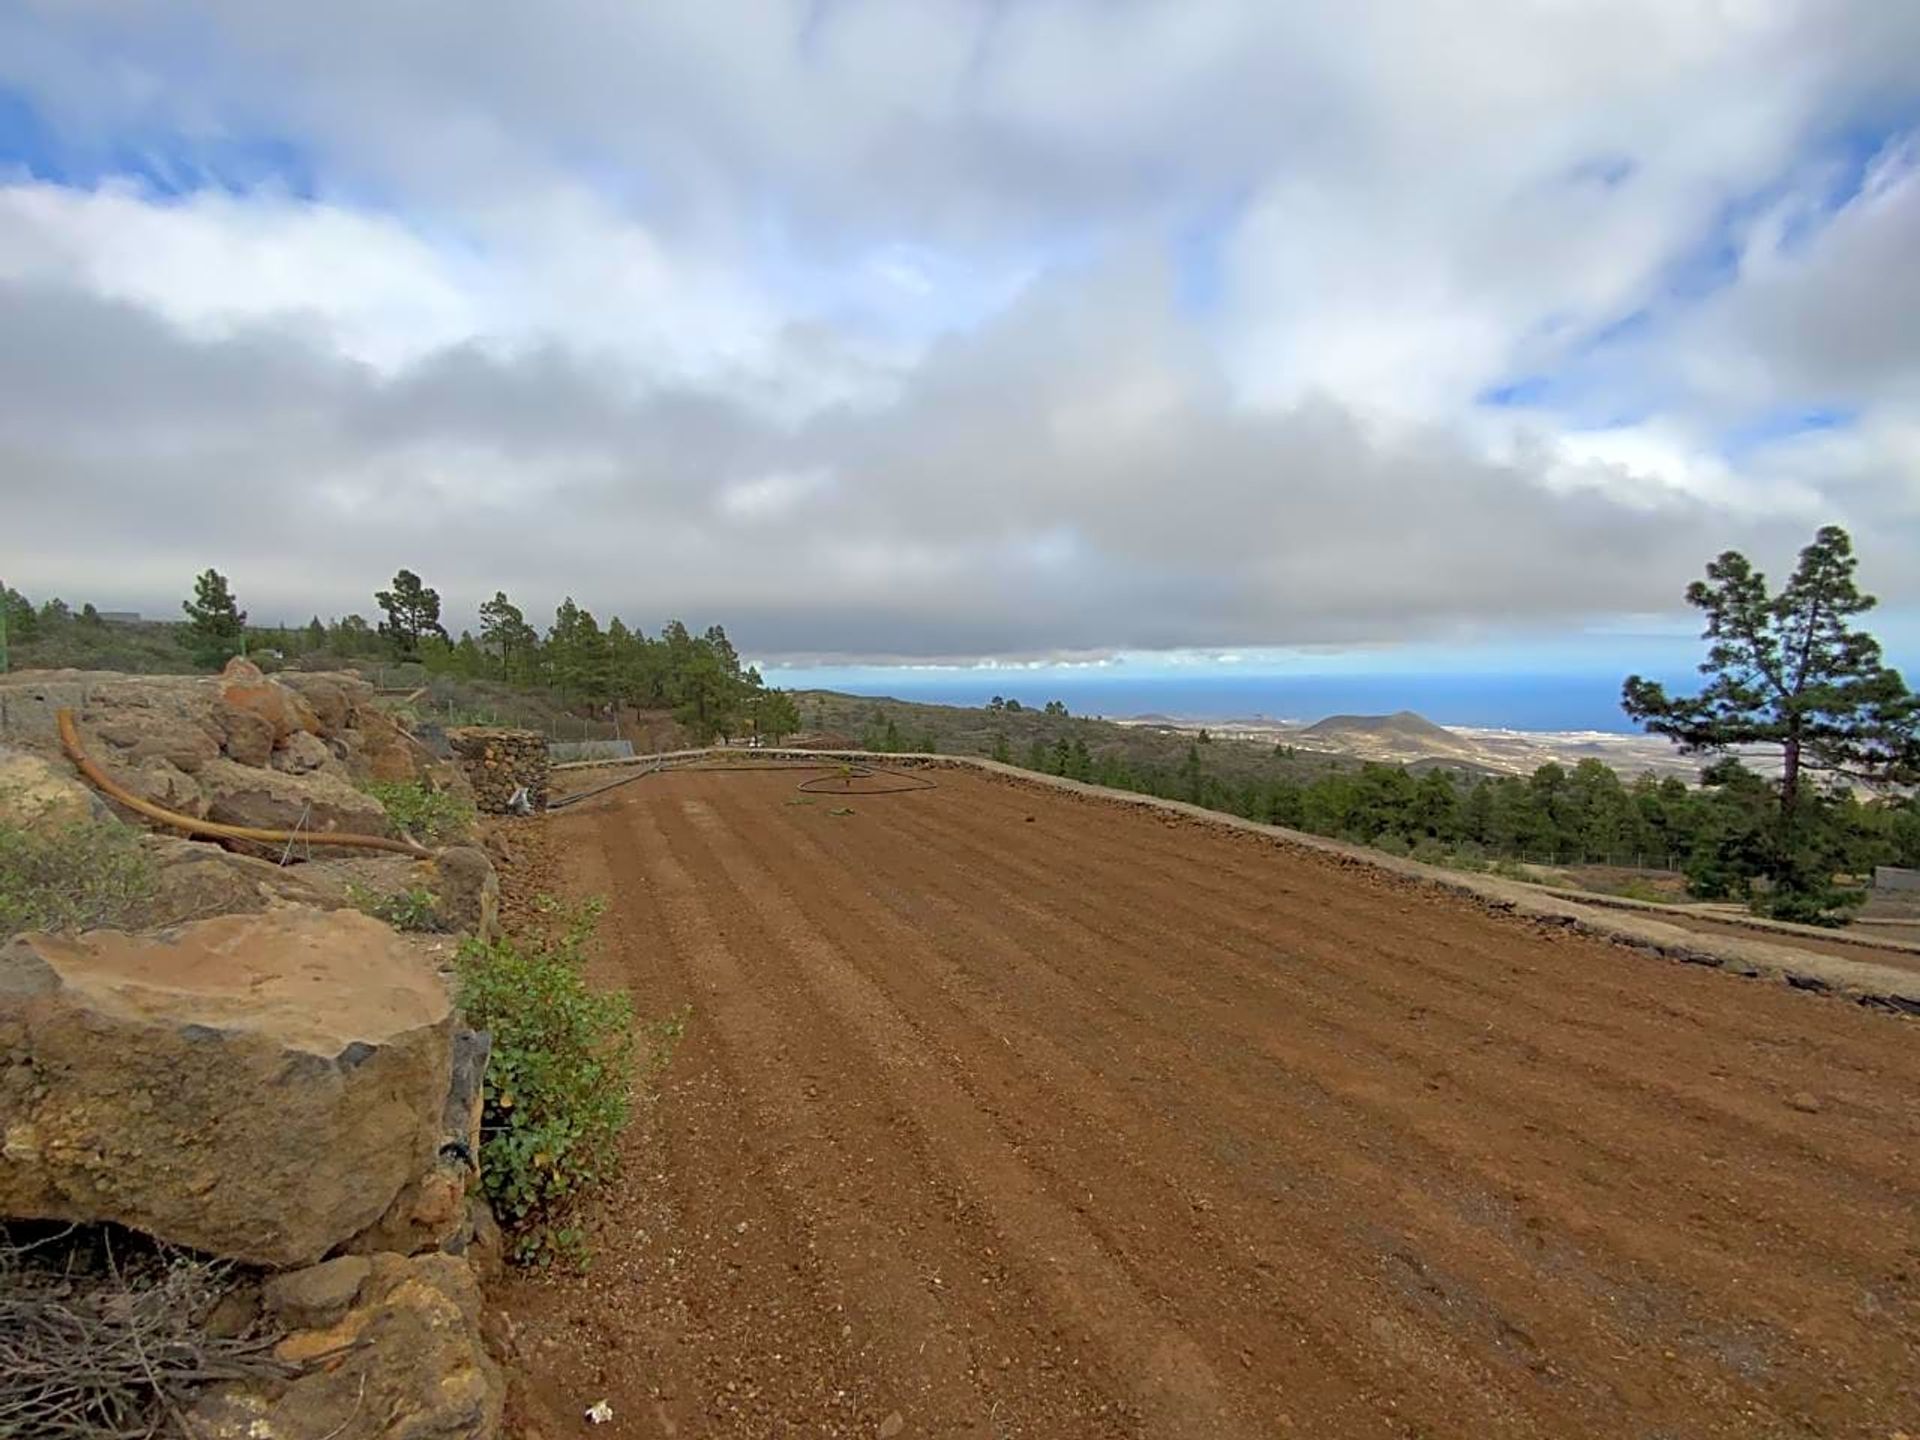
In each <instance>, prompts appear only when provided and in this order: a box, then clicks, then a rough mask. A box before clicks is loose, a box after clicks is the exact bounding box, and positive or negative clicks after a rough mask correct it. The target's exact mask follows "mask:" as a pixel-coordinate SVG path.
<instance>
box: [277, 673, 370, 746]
mask: <svg viewBox="0 0 1920 1440" xmlns="http://www.w3.org/2000/svg"><path fill="white" fill-rule="evenodd" d="M276 678H277V679H278V680H279V681H280V683H281V684H282V685H285V686H286V687H287V688H288V689H289V690H292V691H294V692H295V693H296V694H298V695H299V696H300V698H301V699H302V700H304V701H306V702H307V707H308V708H309V709H310V710H312V712H313V715H314V718H315V719H316V720H317V721H318V722H319V727H320V728H319V731H318V733H319V735H320V736H321V738H322V739H327V740H331V739H332V738H333V737H334V736H335V735H337V734H339V733H340V732H341V731H342V730H345V729H346V728H347V727H348V726H349V725H350V724H352V722H353V717H354V714H355V712H356V711H358V710H363V709H364V710H372V709H373V693H374V692H373V686H372V685H370V684H368V683H367V681H365V680H363V679H361V678H360V677H359V676H358V675H355V674H352V673H350V672H346V671H338V672H336V671H324V672H306V671H299V670H289V671H286V672H284V673H283V674H281V675H279V676H277V677H276Z"/></svg>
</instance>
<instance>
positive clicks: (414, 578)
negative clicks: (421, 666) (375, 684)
mask: <svg viewBox="0 0 1920 1440" xmlns="http://www.w3.org/2000/svg"><path fill="white" fill-rule="evenodd" d="M373 598H374V602H375V603H376V604H377V605H379V607H380V608H381V609H382V610H383V611H385V612H386V616H387V618H386V619H385V620H383V621H381V622H380V634H381V635H382V636H384V637H385V638H386V641H387V644H388V645H389V646H390V647H391V648H392V650H393V654H394V658H395V659H397V660H413V659H417V658H419V654H420V642H421V640H422V639H424V638H425V637H426V636H429V635H434V636H438V637H439V638H440V639H441V640H445V639H446V638H447V632H446V630H445V628H444V627H443V626H442V625H441V624H440V592H439V591H438V590H434V589H430V588H429V587H427V586H425V585H423V584H421V583H420V577H419V576H418V575H416V574H414V573H413V571H411V570H402V571H399V572H398V573H397V574H395V575H394V577H393V588H392V589H391V590H381V591H378V592H377V593H376V594H375V595H374V597H373Z"/></svg>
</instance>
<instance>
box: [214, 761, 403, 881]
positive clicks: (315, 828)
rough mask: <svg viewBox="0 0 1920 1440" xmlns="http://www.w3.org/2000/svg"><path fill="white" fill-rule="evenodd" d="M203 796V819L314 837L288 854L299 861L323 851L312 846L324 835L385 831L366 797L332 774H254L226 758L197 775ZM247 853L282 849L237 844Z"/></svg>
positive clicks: (382, 814) (376, 806)
mask: <svg viewBox="0 0 1920 1440" xmlns="http://www.w3.org/2000/svg"><path fill="white" fill-rule="evenodd" d="M197 778H198V780H199V783H200V788H201V790H202V791H203V792H204V793H205V795H206V797H207V809H206V816H207V818H208V819H209V820H217V821H219V822H220V823H221V824H223V825H245V826H250V827H252V828H254V829H258V830H296V829H297V830H299V831H301V832H302V833H310V834H312V835H314V837H315V841H314V842H313V843H312V844H309V843H308V842H304V841H303V842H301V843H300V844H297V845H296V846H295V847H294V853H295V854H296V855H299V856H301V857H303V858H304V857H305V856H306V855H307V854H308V852H309V850H310V849H311V850H312V852H313V853H316V854H319V853H326V852H325V847H324V846H323V845H321V844H320V843H318V841H319V839H320V837H322V836H324V835H325V834H326V832H327V831H329V830H334V831H339V832H340V833H342V834H348V835H385V834H387V833H389V830H390V827H389V826H388V824H387V812H386V811H385V810H383V809H382V808H381V806H380V802H379V801H378V800H375V799H374V798H373V797H372V796H371V795H367V794H363V793H362V792H361V791H359V790H356V789H354V787H353V786H352V785H350V784H348V783H347V782H346V781H345V780H343V779H341V778H340V777H339V776H338V775H334V774H331V773H329V772H327V771H322V770H316V771H314V772H313V773H311V774H308V775H287V774H283V773H282V772H280V771H278V770H258V769H255V768H254V767H252V766H250V765H240V764H237V763H235V762H234V761H232V760H213V761H209V762H208V763H207V764H206V765H205V766H204V767H203V768H202V769H201V771H200V774H199V776H198V777H197ZM243 848H246V849H249V850H250V851H251V852H253V853H258V854H261V855H265V856H267V857H268V858H275V859H277V858H278V857H279V855H280V854H281V852H282V850H284V848H285V847H284V846H283V845H278V844H275V845H268V844H262V845H257V846H243Z"/></svg>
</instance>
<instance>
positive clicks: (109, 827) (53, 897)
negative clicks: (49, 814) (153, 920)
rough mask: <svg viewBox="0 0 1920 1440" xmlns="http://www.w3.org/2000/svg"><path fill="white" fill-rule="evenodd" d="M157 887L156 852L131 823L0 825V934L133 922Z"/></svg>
mask: <svg viewBox="0 0 1920 1440" xmlns="http://www.w3.org/2000/svg"><path fill="white" fill-rule="evenodd" d="M154 889H155V880H154V867H153V859H152V857H151V856H150V855H148V853H147V852H146V851H145V850H143V849H142V848H141V846H140V835H139V832H138V831H136V830H134V829H132V828H131V827H130V826H126V825H122V824H120V823H118V822H117V821H112V820H80V821H74V822H71V823H69V824H65V825H50V826H46V827H35V828H28V827H26V826H21V825H14V824H0V940H4V939H8V938H10V937H11V936H14V935H20V934H23V933H25V932H26V931H28V930H94V929H99V928H101V927H104V926H114V925H126V924H129V923H134V922H136V921H137V919H138V917H139V914H140V911H141V910H142V908H143V907H144V906H145V905H146V904H147V902H148V901H150V900H151V899H152V898H153V894H154Z"/></svg>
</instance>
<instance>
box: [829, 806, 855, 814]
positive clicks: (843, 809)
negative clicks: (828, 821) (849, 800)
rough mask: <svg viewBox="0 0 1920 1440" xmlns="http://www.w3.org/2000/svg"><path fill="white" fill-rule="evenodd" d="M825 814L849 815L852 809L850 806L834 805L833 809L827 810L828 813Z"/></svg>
mask: <svg viewBox="0 0 1920 1440" xmlns="http://www.w3.org/2000/svg"><path fill="white" fill-rule="evenodd" d="M827 814H829V815H851V814H853V807H852V806H851V805H836V806H834V807H833V809H831V810H829V811H827Z"/></svg>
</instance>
